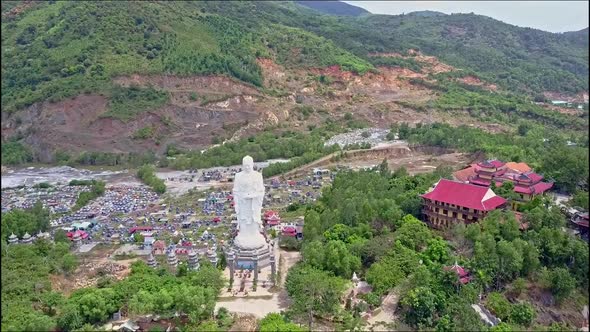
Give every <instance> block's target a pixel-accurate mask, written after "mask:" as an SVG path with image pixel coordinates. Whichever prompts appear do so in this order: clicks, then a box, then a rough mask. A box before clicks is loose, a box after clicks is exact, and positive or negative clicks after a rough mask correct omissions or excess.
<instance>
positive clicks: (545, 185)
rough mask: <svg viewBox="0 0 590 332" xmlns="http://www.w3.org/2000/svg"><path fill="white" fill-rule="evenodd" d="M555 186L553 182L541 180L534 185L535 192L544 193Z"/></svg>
mask: <svg viewBox="0 0 590 332" xmlns="http://www.w3.org/2000/svg"><path fill="white" fill-rule="evenodd" d="M552 187H553V182H539V183H537V184H535V185H534V186H533V188H534V190H535V194H542V193H544V192H545V191H547V190H549V189H551V188H552Z"/></svg>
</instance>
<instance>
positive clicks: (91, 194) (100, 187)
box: [70, 180, 105, 210]
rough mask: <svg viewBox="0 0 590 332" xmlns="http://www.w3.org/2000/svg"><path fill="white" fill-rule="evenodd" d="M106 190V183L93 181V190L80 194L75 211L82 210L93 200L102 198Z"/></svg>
mask: <svg viewBox="0 0 590 332" xmlns="http://www.w3.org/2000/svg"><path fill="white" fill-rule="evenodd" d="M70 184H71V182H70ZM104 189H105V183H104V181H96V180H92V188H91V189H90V191H83V192H81V193H80V195H78V199H77V200H76V205H75V206H74V209H76V210H77V209H80V208H82V207H83V206H85V205H86V204H88V203H89V202H90V201H91V200H93V199H95V198H97V197H99V196H101V195H102V194H104Z"/></svg>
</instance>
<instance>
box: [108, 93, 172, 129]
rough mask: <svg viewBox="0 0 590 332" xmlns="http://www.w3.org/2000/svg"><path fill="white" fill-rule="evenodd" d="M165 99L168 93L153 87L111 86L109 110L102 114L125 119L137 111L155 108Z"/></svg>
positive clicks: (130, 117) (128, 118) (131, 116)
mask: <svg viewBox="0 0 590 332" xmlns="http://www.w3.org/2000/svg"><path fill="white" fill-rule="evenodd" d="M167 101H168V94H167V93H166V92H162V91H158V90H155V89H154V88H139V87H137V86H131V87H129V88H123V87H113V90H112V92H111V97H110V104H109V111H108V112H106V113H105V114H104V116H110V117H113V118H117V119H121V120H124V121H127V120H130V119H133V118H134V117H135V116H136V115H137V114H138V113H139V112H146V111H151V110H155V109H157V108H158V107H160V106H162V105H164V104H165V103H166V102H167ZM139 138H141V137H139Z"/></svg>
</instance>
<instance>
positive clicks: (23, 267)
mask: <svg viewBox="0 0 590 332" xmlns="http://www.w3.org/2000/svg"><path fill="white" fill-rule="evenodd" d="M2 224H3V225H4V216H3V218H2ZM2 238H3V239H4V238H5V231H4V229H3V230H2ZM1 246H2V259H1V262H2V309H3V312H4V314H3V315H2V330H3V331H4V330H7V331H8V330H10V331H47V330H50V329H52V328H54V327H55V326H56V317H55V314H56V312H57V311H58V310H57V309H58V308H61V307H62V304H63V297H62V296H61V294H59V293H55V292H52V291H51V284H50V280H49V273H56V274H57V273H62V272H63V273H69V272H71V271H73V270H74V269H75V268H76V266H77V260H76V257H75V256H74V255H72V254H71V253H69V243H58V244H52V243H49V242H47V241H45V240H37V241H36V242H35V244H34V245H24V244H16V245H10V246H7V245H6V242H5V241H4V240H2V244H1ZM23 276H26V278H23Z"/></svg>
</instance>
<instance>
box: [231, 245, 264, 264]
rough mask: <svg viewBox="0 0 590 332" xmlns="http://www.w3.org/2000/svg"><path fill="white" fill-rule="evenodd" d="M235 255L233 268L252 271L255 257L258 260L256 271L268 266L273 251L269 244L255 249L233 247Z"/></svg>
mask: <svg viewBox="0 0 590 332" xmlns="http://www.w3.org/2000/svg"><path fill="white" fill-rule="evenodd" d="M233 250H234V253H235V267H236V269H237V270H240V269H244V270H247V269H254V261H255V260H256V259H255V257H257V258H258V269H262V268H265V267H267V266H269V265H270V254H271V251H272V250H273V249H272V247H271V245H270V244H266V243H265V244H264V246H262V247H260V248H257V249H243V248H240V247H238V246H234V247H233Z"/></svg>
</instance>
